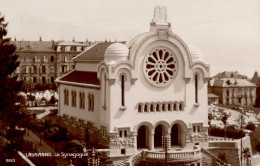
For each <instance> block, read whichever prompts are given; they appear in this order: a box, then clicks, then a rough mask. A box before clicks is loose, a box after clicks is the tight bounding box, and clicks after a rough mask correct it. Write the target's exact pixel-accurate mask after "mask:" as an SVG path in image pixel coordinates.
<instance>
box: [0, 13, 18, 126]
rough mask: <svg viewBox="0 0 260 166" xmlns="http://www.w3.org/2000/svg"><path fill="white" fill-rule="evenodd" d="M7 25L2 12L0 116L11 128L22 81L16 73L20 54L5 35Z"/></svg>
mask: <svg viewBox="0 0 260 166" xmlns="http://www.w3.org/2000/svg"><path fill="white" fill-rule="evenodd" d="M6 27H7V23H5V19H4V17H3V16H2V17H1V14H0V87H1V88H0V101H1V102H0V108H1V109H0V111H1V112H0V118H1V119H5V122H7V123H9V124H8V125H9V127H10V129H14V128H15V126H16V124H17V120H16V119H15V118H16V115H17V114H18V112H19V105H17V104H16V103H17V102H18V98H19V97H18V92H19V91H20V88H21V85H22V82H21V81H17V78H18V76H17V75H15V74H14V71H15V70H16V68H17V67H18V66H19V62H18V61H17V60H18V55H16V54H15V50H16V47H15V45H13V44H11V43H10V38H6V37H5V36H6V35H7V30H6ZM6 120H8V121H6Z"/></svg>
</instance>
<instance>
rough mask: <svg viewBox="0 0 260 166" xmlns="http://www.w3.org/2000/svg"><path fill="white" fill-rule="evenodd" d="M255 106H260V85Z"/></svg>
mask: <svg viewBox="0 0 260 166" xmlns="http://www.w3.org/2000/svg"><path fill="white" fill-rule="evenodd" d="M255 107H260V87H257V88H256V99H255Z"/></svg>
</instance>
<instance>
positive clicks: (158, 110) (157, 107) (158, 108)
mask: <svg viewBox="0 0 260 166" xmlns="http://www.w3.org/2000/svg"><path fill="white" fill-rule="evenodd" d="M156 111H157V112H160V105H159V104H156Z"/></svg>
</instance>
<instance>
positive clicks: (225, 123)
mask: <svg viewBox="0 0 260 166" xmlns="http://www.w3.org/2000/svg"><path fill="white" fill-rule="evenodd" d="M227 119H228V115H227V113H225V112H223V116H222V119H221V121H222V122H223V123H224V125H225V126H224V128H225V138H226V125H227Z"/></svg>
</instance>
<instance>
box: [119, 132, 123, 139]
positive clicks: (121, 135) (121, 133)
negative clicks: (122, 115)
mask: <svg viewBox="0 0 260 166" xmlns="http://www.w3.org/2000/svg"><path fill="white" fill-rule="evenodd" d="M119 137H121V138H122V137H123V131H122V130H120V131H119Z"/></svg>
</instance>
